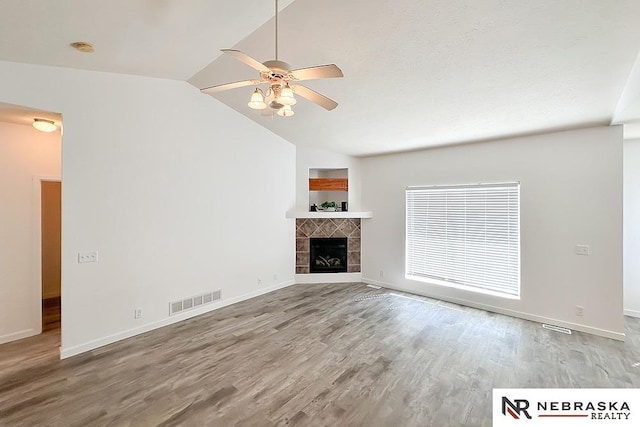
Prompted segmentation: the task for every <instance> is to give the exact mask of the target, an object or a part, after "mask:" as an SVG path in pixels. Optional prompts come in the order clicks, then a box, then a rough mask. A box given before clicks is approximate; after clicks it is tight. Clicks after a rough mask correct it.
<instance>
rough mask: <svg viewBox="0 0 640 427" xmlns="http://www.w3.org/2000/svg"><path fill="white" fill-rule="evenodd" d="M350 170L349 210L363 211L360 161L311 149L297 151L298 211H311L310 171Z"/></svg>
mask: <svg viewBox="0 0 640 427" xmlns="http://www.w3.org/2000/svg"><path fill="white" fill-rule="evenodd" d="M323 168H324V169H341V168H348V169H349V176H348V178H349V200H348V202H349V210H350V211H359V210H360V209H361V178H360V159H358V158H355V157H351V156H347V155H344V154H339V153H335V152H332V151H327V150H320V149H316V148H309V147H301V146H299V147H297V149H296V210H297V211H302V212H306V211H308V210H309V169H323Z"/></svg>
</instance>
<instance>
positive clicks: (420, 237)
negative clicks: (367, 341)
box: [406, 183, 520, 297]
mask: <svg viewBox="0 0 640 427" xmlns="http://www.w3.org/2000/svg"><path fill="white" fill-rule="evenodd" d="M406 196H407V206H406V214H407V230H406V233H407V236H406V275H407V278H409V279H417V280H425V279H435V281H436V283H439V282H440V281H442V282H447V283H445V284H451V285H453V286H459V287H460V286H461V287H464V288H472V290H482V291H485V292H486V291H488V292H490V293H498V294H501V295H505V296H506V295H508V296H512V297H519V296H520V185H519V184H518V183H506V184H478V185H460V186H434V187H409V188H407V193H406Z"/></svg>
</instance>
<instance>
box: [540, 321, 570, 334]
mask: <svg viewBox="0 0 640 427" xmlns="http://www.w3.org/2000/svg"><path fill="white" fill-rule="evenodd" d="M542 327H543V328H545V329H549V330H550V331H555V332H562V333H563V334H567V335H571V329H567V328H563V327H560V326H554V325H547V324H546V323H543V324H542Z"/></svg>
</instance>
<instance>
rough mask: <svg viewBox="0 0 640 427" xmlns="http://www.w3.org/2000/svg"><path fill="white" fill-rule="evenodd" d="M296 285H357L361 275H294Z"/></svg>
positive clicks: (360, 280)
mask: <svg viewBox="0 0 640 427" xmlns="http://www.w3.org/2000/svg"><path fill="white" fill-rule="evenodd" d="M295 281H296V283H359V282H362V273H311V274H296V275H295Z"/></svg>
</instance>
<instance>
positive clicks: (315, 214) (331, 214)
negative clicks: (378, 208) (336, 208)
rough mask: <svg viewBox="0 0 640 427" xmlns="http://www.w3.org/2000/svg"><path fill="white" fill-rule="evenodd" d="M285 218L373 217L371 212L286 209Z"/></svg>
mask: <svg viewBox="0 0 640 427" xmlns="http://www.w3.org/2000/svg"><path fill="white" fill-rule="evenodd" d="M286 217H287V218H373V212H356V211H348V212H301V211H287V213H286Z"/></svg>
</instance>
